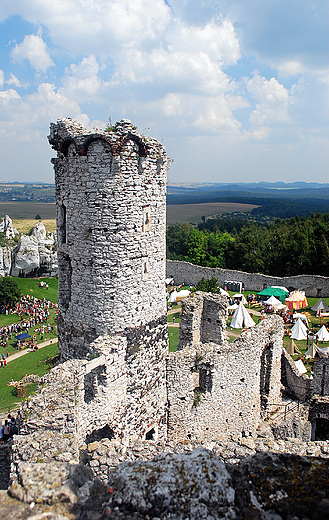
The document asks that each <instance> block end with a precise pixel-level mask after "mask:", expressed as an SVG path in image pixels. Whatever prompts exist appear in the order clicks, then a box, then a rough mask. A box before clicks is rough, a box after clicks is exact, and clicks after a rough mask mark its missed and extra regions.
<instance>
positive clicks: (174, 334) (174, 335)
mask: <svg viewBox="0 0 329 520" xmlns="http://www.w3.org/2000/svg"><path fill="white" fill-rule="evenodd" d="M168 336H169V352H176V350H177V343H178V336H179V328H178V327H170V326H169V327H168Z"/></svg>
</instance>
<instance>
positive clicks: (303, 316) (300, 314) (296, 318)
mask: <svg viewBox="0 0 329 520" xmlns="http://www.w3.org/2000/svg"><path fill="white" fill-rule="evenodd" d="M292 317H293V319H294V320H298V319H299V318H300V319H301V320H304V321H306V323H307V324H308V319H307V316H306V314H302V313H301V312H296V314H293V315H292Z"/></svg>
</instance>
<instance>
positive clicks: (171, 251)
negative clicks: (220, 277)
mask: <svg viewBox="0 0 329 520" xmlns="http://www.w3.org/2000/svg"><path fill="white" fill-rule="evenodd" d="M241 220H242V219H236V222H235V221H234V219H230V218H226V219H212V220H211V222H209V223H208V221H207V220H205V221H204V222H202V223H200V225H199V227H198V228H196V227H194V226H192V225H190V224H180V225H179V224H174V225H172V226H169V227H168V230H167V258H168V259H170V260H183V261H186V262H191V263H193V264H197V265H201V266H205V267H222V268H227V269H237V270H241V271H246V272H250V273H255V272H258V273H263V274H270V275H273V276H293V275H297V274H318V275H322V276H329V213H316V214H314V213H311V215H310V216H309V217H299V216H295V217H292V218H289V219H279V218H278V219H276V220H275V222H273V223H270V224H263V223H258V222H248V221H245V223H243V222H242V221H241Z"/></svg>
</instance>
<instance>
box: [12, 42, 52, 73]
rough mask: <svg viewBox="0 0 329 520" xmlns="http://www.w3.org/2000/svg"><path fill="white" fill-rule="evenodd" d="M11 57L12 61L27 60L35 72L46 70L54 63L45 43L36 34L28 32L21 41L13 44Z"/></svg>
mask: <svg viewBox="0 0 329 520" xmlns="http://www.w3.org/2000/svg"><path fill="white" fill-rule="evenodd" d="M11 57H12V60H13V61H14V62H21V61H24V60H27V61H28V62H29V63H30V65H31V67H33V68H34V69H35V70H36V71H37V72H46V70H47V69H48V68H49V67H53V66H54V65H55V64H54V62H53V60H52V59H51V57H50V54H49V52H48V49H47V45H46V44H45V42H44V41H43V39H42V38H41V37H40V36H39V35H36V34H28V35H27V36H25V37H24V40H23V42H22V43H19V44H17V45H15V47H14V48H13V50H12V51H11Z"/></svg>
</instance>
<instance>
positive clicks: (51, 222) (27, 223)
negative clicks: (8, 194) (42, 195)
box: [9, 215, 56, 235]
mask: <svg viewBox="0 0 329 520" xmlns="http://www.w3.org/2000/svg"><path fill="white" fill-rule="evenodd" d="M9 216H10V215H9ZM41 220H42V222H43V223H44V226H45V228H46V230H47V231H50V232H51V233H55V231H56V219H54V218H43V219H41ZM36 222H38V221H37V220H35V219H21V220H13V226H14V227H15V228H16V229H17V231H19V232H20V233H24V235H28V234H29V232H30V231H31V229H32V228H33V226H34V224H35V223H36Z"/></svg>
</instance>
